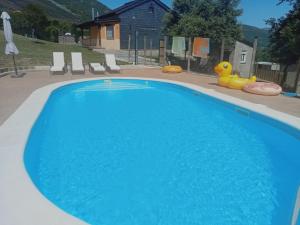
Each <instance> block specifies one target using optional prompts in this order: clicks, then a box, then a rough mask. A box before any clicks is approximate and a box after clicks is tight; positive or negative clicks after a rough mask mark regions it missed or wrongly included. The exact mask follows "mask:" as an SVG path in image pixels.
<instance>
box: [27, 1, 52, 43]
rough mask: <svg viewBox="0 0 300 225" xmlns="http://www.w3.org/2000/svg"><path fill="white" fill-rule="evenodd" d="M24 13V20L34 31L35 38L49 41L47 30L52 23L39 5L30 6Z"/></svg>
mask: <svg viewBox="0 0 300 225" xmlns="http://www.w3.org/2000/svg"><path fill="white" fill-rule="evenodd" d="M22 13H23V15H24V19H25V20H26V21H27V22H28V23H29V25H30V27H31V29H32V30H33V31H34V34H35V36H36V37H37V38H39V39H47V32H46V31H45V28H46V27H48V26H49V24H50V22H49V20H48V18H47V15H46V14H45V12H44V11H43V10H42V9H41V8H40V7H39V6H38V5H34V4H29V5H27V6H26V7H25V8H24V10H23V12H22Z"/></svg>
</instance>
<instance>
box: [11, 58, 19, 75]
mask: <svg viewBox="0 0 300 225" xmlns="http://www.w3.org/2000/svg"><path fill="white" fill-rule="evenodd" d="M12 57H13V61H14V67H15V73H16V75H15V77H18V76H19V75H18V69H17V65H16V60H15V54H14V53H13V55H12Z"/></svg>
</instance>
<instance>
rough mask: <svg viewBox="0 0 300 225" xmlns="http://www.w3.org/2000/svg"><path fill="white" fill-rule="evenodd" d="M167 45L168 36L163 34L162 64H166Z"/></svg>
mask: <svg viewBox="0 0 300 225" xmlns="http://www.w3.org/2000/svg"><path fill="white" fill-rule="evenodd" d="M167 47H168V37H167V36H164V65H167V64H168V62H167Z"/></svg>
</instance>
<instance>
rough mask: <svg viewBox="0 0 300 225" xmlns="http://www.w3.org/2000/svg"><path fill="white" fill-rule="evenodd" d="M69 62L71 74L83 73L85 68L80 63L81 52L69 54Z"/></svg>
mask: <svg viewBox="0 0 300 225" xmlns="http://www.w3.org/2000/svg"><path fill="white" fill-rule="evenodd" d="M71 60H72V65H71V71H72V73H80V74H81V73H84V72H85V68H84V65H83V62H82V54H81V52H72V53H71Z"/></svg>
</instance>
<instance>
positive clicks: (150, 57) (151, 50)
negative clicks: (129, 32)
mask: <svg viewBox="0 0 300 225" xmlns="http://www.w3.org/2000/svg"><path fill="white" fill-rule="evenodd" d="M152 44H153V43H152V38H151V39H150V62H151V65H152V50H153V49H152Z"/></svg>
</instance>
